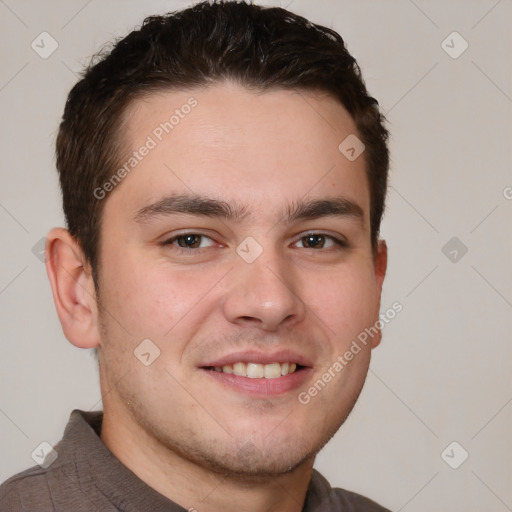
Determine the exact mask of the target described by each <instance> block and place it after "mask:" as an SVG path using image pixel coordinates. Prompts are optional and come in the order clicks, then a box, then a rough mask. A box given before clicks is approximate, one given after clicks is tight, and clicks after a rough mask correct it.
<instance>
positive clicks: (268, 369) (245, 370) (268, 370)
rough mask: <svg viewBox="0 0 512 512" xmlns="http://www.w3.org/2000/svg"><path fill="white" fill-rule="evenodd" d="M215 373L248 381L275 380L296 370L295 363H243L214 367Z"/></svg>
mask: <svg viewBox="0 0 512 512" xmlns="http://www.w3.org/2000/svg"><path fill="white" fill-rule="evenodd" d="M208 369H213V370H215V371H216V372H222V373H227V374H233V375H236V376H238V377H248V378H250V379H277V378H279V377H284V376H286V375H289V374H291V373H294V372H295V371H296V369H297V365H296V364H295V363H269V364H259V363H245V362H241V361H240V362H237V363H234V364H226V365H224V366H214V367H210V368H208Z"/></svg>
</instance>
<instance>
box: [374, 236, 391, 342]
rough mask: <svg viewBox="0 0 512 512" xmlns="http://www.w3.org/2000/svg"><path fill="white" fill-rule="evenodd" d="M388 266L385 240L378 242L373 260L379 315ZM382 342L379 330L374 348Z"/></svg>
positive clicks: (375, 337)
mask: <svg viewBox="0 0 512 512" xmlns="http://www.w3.org/2000/svg"><path fill="white" fill-rule="evenodd" d="M387 266H388V246H387V244H386V241H385V240H379V241H378V242H377V249H376V251H375V254H374V258H373V269H374V275H375V283H376V294H377V304H378V308H377V313H378V312H379V311H380V298H381V295H382V285H383V284H384V277H386V269H387ZM381 340H382V331H381V330H380V329H379V332H378V334H376V335H375V336H374V337H373V338H372V348H375V347H377V346H378V345H379V343H380V342H381Z"/></svg>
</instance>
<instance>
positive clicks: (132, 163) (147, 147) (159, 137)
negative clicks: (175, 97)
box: [93, 96, 198, 200]
mask: <svg viewBox="0 0 512 512" xmlns="http://www.w3.org/2000/svg"><path fill="white" fill-rule="evenodd" d="M197 105H198V101H197V100H196V98H194V97H193V96H192V97H190V98H189V99H188V100H187V101H186V103H184V104H183V105H181V107H180V108H176V109H175V110H174V113H173V114H172V115H171V116H170V117H169V119H168V120H167V121H163V122H162V123H160V124H159V125H158V126H156V127H155V128H154V129H153V131H152V132H151V134H149V135H148V136H147V137H146V141H145V142H144V144H142V146H140V148H139V149H138V150H136V151H134V152H133V153H132V155H131V156H130V157H129V158H128V159H127V160H126V161H125V162H124V163H123V165H121V166H120V167H119V169H117V171H116V172H115V173H114V174H113V175H112V176H111V177H110V178H109V179H108V180H107V181H105V183H103V185H102V186H101V187H96V188H95V189H94V192H93V195H94V197H95V198H96V199H98V200H102V199H104V198H105V197H106V196H107V194H108V193H109V192H111V191H112V190H114V188H115V187H116V186H117V185H119V183H121V181H122V180H123V179H124V178H126V176H128V174H130V173H131V172H132V171H133V169H135V167H137V165H139V164H140V162H142V160H144V158H145V157H146V156H148V155H149V154H150V152H151V151H152V150H153V149H155V148H156V147H157V146H158V144H159V143H160V142H162V141H163V140H164V138H165V136H166V135H169V134H170V133H171V132H172V131H173V130H174V128H176V126H178V125H179V124H180V123H181V121H182V119H185V117H186V116H187V115H188V114H190V112H191V111H192V109H193V108H195V107H197Z"/></svg>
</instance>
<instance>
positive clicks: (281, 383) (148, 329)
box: [99, 84, 385, 475]
mask: <svg viewBox="0 0 512 512" xmlns="http://www.w3.org/2000/svg"><path fill="white" fill-rule="evenodd" d="M184 105H189V107H190V108H187V107H184ZM176 110H178V113H176V115H175V118H174V119H172V120H171V123H172V128H169V125H165V124H164V125H161V123H165V122H166V121H169V119H170V118H171V116H172V115H173V113H175V111H176ZM178 118H179V121H177V119H178ZM162 126H165V128H167V131H168V133H167V132H166V130H165V129H164V128H162ZM355 133H356V128H355V125H354V123H353V121H352V119H351V117H350V116H349V114H348V113H347V112H346V111H345V109H344V108H343V107H342V106H341V105H340V104H339V103H338V102H336V101H335V100H334V99H332V98H330V97H328V96H326V95H320V94H319V93H312V92H308V93H306V92H300V93H299V92H297V91H284V90H277V91H271V92H264V93H256V92H253V91H248V90H246V89H244V88H241V87H239V86H235V85H230V84H219V85H216V86H212V87H210V88H207V89H202V90H198V89H196V90H191V91H180V92H178V91H172V92H163V93H159V94H152V95H151V96H149V97H148V98H145V99H144V100H138V101H137V102H136V103H134V104H133V105H132V106H131V107H130V109H129V110H128V111H127V112H126V125H125V133H124V140H125V142H126V147H127V148H129V151H128V153H127V155H125V156H126V159H125V161H126V162H127V161H128V159H129V157H130V155H132V153H133V151H137V152H138V157H137V158H139V157H140V161H139V160H137V163H136V165H134V166H133V167H130V166H129V167H128V168H130V172H129V173H126V176H125V177H124V178H123V180H122V182H121V183H120V184H119V185H117V187H115V189H114V190H113V191H111V192H110V193H109V194H108V196H107V197H106V199H105V201H106V203H105V207H104V212H103V219H102V226H101V230H102V231H101V252H100V272H99V297H100V300H101V304H102V306H103V308H102V309H101V310H100V313H99V314H100V330H101V348H100V364H101V376H102V387H103V388H104V389H111V390H112V391H111V392H110V393H108V394H107V395H106V396H105V399H104V409H105V414H109V413H111V414H114V413H115V414H117V415H124V417H129V418H131V420H130V421H132V422H133V426H134V428H135V427H136V428H141V429H143V430H144V432H145V433H147V434H148V435H149V436H150V437H151V438H152V439H154V440H155V441H156V442H158V443H161V445H164V446H165V447H167V448H169V449H170V450H173V451H174V452H176V453H178V454H179V455H180V456H182V457H186V458H187V459H188V460H191V461H193V462H196V463H198V464H201V465H203V466H205V467H208V468H209V469H212V470H218V471H222V472H224V473H231V472H233V473H234V472H237V473H238V474H251V475H271V474H279V473H283V472H286V471H290V470H291V469H292V468H295V467H298V466H299V465H300V464H301V463H303V462H305V461H307V460H311V458H312V457H313V456H314V454H315V453H316V452H317V451H318V450H319V449H320V448H321V447H322V446H323V445H324V444H325V443H326V442H327V441H328V439H329V438H330V437H331V436H332V435H333V434H334V433H335V432H336V430H337V429H338V428H339V426H340V425H341V423H342V422H343V421H344V419H345V418H346V416H347V415H348V413H349V412H350V410H351V409H352V407H353V405H354V403H355V401H356V399H357V397H358V395H359V393H360V391H361V388H362V386H363V383H364V379H365V376H366V373H367V369H368V364H369V360H370V351H371V347H370V344H367V345H366V346H361V350H360V351H359V352H358V353H357V354H356V355H354V356H353V359H352V360H350V361H349V362H347V363H346V364H345V365H343V369H342V370H338V371H336V370H334V369H333V365H335V362H336V361H337V360H338V361H339V359H338V357H339V356H343V354H344V353H345V352H346V351H347V350H348V349H349V348H350V346H351V343H352V341H353V340H355V339H356V338H357V336H358V334H359V333H360V332H362V331H363V330H364V329H365V328H367V327H369V326H371V325H373V324H374V323H375V321H376V320H377V319H378V311H379V301H380V291H381V285H382V279H383V263H382V262H383V259H384V256H385V255H384V254H383V252H384V251H383V248H381V251H380V253H379V255H378V256H377V257H376V259H374V257H373V252H372V246H371V238H370V223H369V220H370V219H369V190H368V183H367V179H366V174H365V168H364V153H363V155H362V156H361V157H359V158H357V159H356V160H354V161H350V160H349V159H347V158H346V157H345V156H344V155H343V154H342V153H341V152H340V151H339V150H338V146H339V144H340V142H341V141H343V140H344V139H345V138H346V137H347V136H348V135H350V134H355ZM148 137H149V138H148ZM150 139H151V141H152V142H150ZM160 139H161V140H160ZM144 145H145V146H146V147H150V149H149V150H148V151H144V150H142V151H139V148H141V146H144ZM142 153H145V156H142ZM123 163H124V162H123ZM131 163H132V164H133V163H134V161H132V162H131ZM122 174H124V173H122ZM384 266H385V265H384ZM143 340H151V341H150V342H148V341H145V342H144V343H145V345H142V346H141V347H140V348H137V347H139V345H140V344H141V342H142V341H143ZM134 351H135V353H138V354H139V355H140V353H141V352H142V353H143V354H145V355H144V356H142V357H141V359H142V360H143V361H144V363H145V364H143V362H141V360H139V358H137V357H136V356H135V355H134ZM158 351H159V355H158ZM157 355H158V357H156V356H157ZM149 363H150V364H149ZM294 368H295V370H294ZM329 369H330V374H331V378H330V379H327V378H325V375H324V374H325V373H326V372H328V371H329ZM319 379H320V380H322V382H323V385H318V384H317V387H316V388H315V389H316V390H317V392H316V394H315V393H314V392H313V393H312V394H311V393H308V390H309V389H310V388H311V387H312V386H313V387H314V385H315V383H318V380H319ZM326 380H328V382H325V381H326ZM319 389H320V390H319ZM305 393H306V394H307V396H309V400H307V397H306V395H305ZM312 395H314V396H312ZM300 397H302V399H300ZM305 402H307V403H305Z"/></svg>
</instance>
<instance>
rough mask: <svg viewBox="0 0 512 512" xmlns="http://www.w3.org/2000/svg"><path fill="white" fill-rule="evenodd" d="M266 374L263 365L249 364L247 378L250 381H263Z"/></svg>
mask: <svg viewBox="0 0 512 512" xmlns="http://www.w3.org/2000/svg"><path fill="white" fill-rule="evenodd" d="M264 374H265V370H264V369H263V365H262V364H256V363H249V364H248V365H247V377H249V378H250V379H261V378H262V377H263V375H264Z"/></svg>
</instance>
